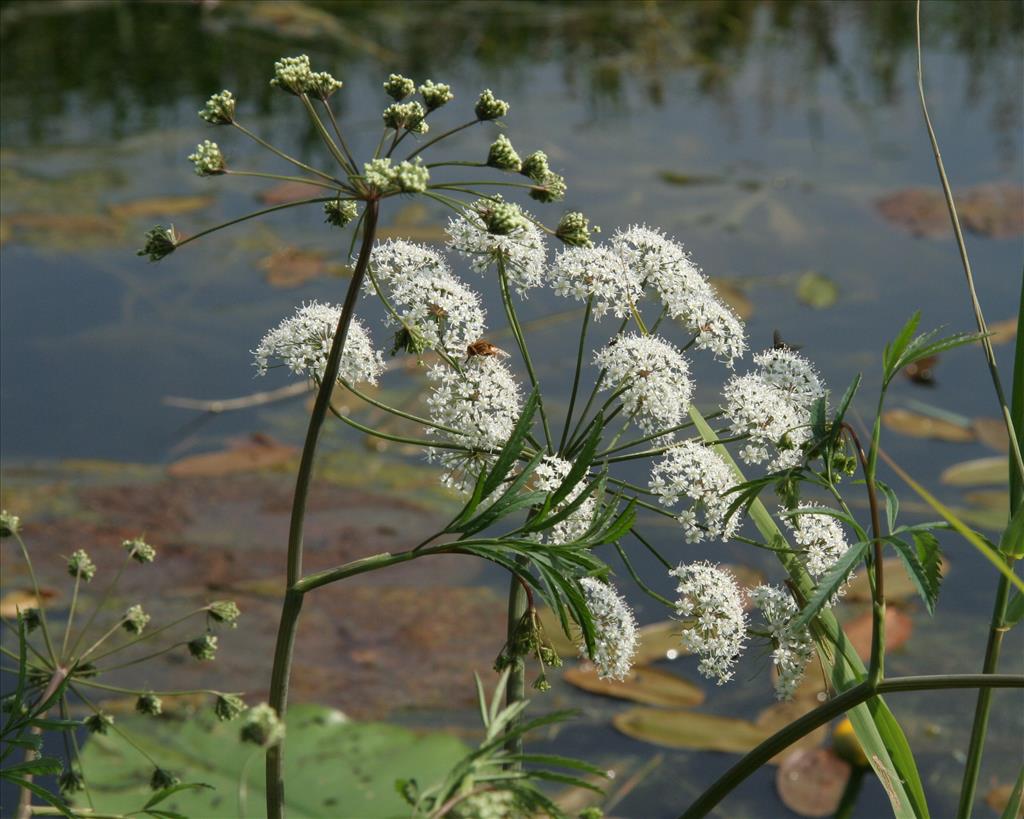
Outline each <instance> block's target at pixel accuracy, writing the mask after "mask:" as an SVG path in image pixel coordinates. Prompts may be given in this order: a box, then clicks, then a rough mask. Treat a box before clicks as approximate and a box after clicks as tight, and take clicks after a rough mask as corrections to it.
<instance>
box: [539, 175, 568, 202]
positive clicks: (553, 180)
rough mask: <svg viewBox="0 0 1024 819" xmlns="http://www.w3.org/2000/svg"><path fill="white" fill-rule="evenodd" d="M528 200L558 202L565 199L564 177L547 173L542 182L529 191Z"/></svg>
mask: <svg viewBox="0 0 1024 819" xmlns="http://www.w3.org/2000/svg"><path fill="white" fill-rule="evenodd" d="M530 198H531V199H536V200H537V201H538V202H559V201H561V200H562V199H564V198H565V177H564V176H560V175H559V174H557V173H550V172H549V173H548V175H547V176H545V177H544V179H543V181H542V182H540V183H539V184H537V185H536V186H534V187H533V188H531V189H530Z"/></svg>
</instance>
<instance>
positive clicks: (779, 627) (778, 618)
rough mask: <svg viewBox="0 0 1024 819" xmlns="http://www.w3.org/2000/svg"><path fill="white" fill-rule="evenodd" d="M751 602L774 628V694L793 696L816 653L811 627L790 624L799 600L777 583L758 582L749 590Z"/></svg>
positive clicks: (782, 696) (785, 697) (768, 624)
mask: <svg viewBox="0 0 1024 819" xmlns="http://www.w3.org/2000/svg"><path fill="white" fill-rule="evenodd" d="M750 600H751V602H752V603H753V604H754V605H755V606H756V607H757V608H759V609H760V610H761V616H762V617H763V618H764V621H765V623H766V624H767V626H768V628H769V629H770V631H771V641H772V646H773V650H772V663H773V664H774V666H775V670H776V672H777V678H776V680H775V695H776V696H777V697H778V698H779V699H780V700H789V699H792V698H793V693H794V692H795V691H796V689H797V686H798V685H800V681H801V680H802V679H803V676H804V671H805V670H806V669H807V664H808V663H809V662H810V661H811V658H812V657H813V656H814V640H813V639H811V633H810V631H809V630H808V629H801V630H800V631H795V630H794V629H793V628H792V626H791V624H792V622H793V618H794V617H796V616H797V614H799V609H797V606H796V603H795V602H794V601H793V598H792V597H791V596H790V594H789V593H788V592H787V591H786V590H785V589H782V588H780V587H778V586H756V587H755V588H753V589H751V590H750Z"/></svg>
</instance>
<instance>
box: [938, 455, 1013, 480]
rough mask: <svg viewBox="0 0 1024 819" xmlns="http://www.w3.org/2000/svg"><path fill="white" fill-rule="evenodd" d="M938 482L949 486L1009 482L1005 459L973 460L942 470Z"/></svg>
mask: <svg viewBox="0 0 1024 819" xmlns="http://www.w3.org/2000/svg"><path fill="white" fill-rule="evenodd" d="M939 480H940V481H942V482H943V483H944V484H948V485H949V486H984V485H986V484H1002V483H1006V481H1008V480H1009V473H1008V472H1007V466H1006V458H996V457H991V458H974V459H973V460H970V461H962V462H961V463H958V464H953V466H950V467H947V468H946V469H944V470H942V474H941V475H939Z"/></svg>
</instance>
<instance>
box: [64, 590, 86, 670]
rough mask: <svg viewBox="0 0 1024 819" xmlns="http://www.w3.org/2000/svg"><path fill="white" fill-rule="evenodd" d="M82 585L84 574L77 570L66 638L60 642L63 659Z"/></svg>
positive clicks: (65, 630) (65, 625)
mask: <svg viewBox="0 0 1024 819" xmlns="http://www.w3.org/2000/svg"><path fill="white" fill-rule="evenodd" d="M81 585H82V575H81V574H79V573H78V572H75V587H74V591H72V592H71V607H70V608H69V609H68V621H67V622H66V623H65V624H64V639H63V640H61V643H60V656H61V661H64V655H65V654H66V653H67V650H68V638H69V637H70V636H71V624H72V623H73V622H74V621H75V609H77V608H78V589H79V586H81Z"/></svg>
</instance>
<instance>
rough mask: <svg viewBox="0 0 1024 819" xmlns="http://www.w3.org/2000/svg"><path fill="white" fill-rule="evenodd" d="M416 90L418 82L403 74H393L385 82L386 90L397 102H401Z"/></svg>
mask: <svg viewBox="0 0 1024 819" xmlns="http://www.w3.org/2000/svg"><path fill="white" fill-rule="evenodd" d="M415 90H416V83H415V82H413V81H412V80H410V79H409V78H408V77H403V76H402V75H401V74H392V75H391V76H390V77H388V79H387V82H385V83H384V91H385V92H386V93H387V95H388V96H389V97H391V99H393V100H395V101H396V102H401V101H402V100H404V99H405V98H406V97H408V96H409V95H410V94H411V93H412V92H413V91H415Z"/></svg>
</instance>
